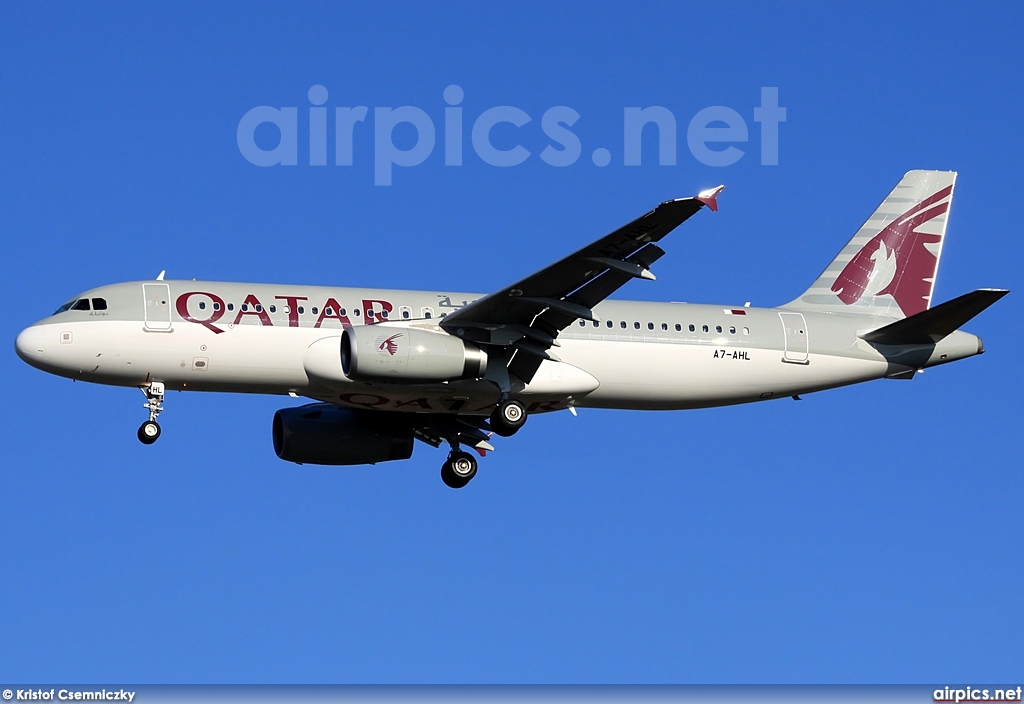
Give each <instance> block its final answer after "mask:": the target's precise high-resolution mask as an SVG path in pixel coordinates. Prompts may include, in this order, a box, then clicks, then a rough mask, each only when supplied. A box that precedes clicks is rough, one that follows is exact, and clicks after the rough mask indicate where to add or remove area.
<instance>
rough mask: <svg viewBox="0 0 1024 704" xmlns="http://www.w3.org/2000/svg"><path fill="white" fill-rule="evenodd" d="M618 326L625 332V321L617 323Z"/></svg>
mask: <svg viewBox="0 0 1024 704" xmlns="http://www.w3.org/2000/svg"><path fill="white" fill-rule="evenodd" d="M619 326H620V327H621V328H622V329H623V330H625V329H626V321H625V320H623V321H621V322H620V323H619Z"/></svg>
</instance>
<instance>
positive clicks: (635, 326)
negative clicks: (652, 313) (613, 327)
mask: <svg viewBox="0 0 1024 704" xmlns="http://www.w3.org/2000/svg"><path fill="white" fill-rule="evenodd" d="M633 327H634V328H636V329H637V330H639V329H640V323H638V322H636V321H634V322H633Z"/></svg>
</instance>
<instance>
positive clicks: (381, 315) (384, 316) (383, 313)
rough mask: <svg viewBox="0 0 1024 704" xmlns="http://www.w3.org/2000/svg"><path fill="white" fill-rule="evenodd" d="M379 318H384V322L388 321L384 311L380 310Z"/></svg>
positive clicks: (386, 313)
mask: <svg viewBox="0 0 1024 704" xmlns="http://www.w3.org/2000/svg"><path fill="white" fill-rule="evenodd" d="M380 317H382V318H384V320H387V319H388V312H387V311H386V310H382V311H381V312H380Z"/></svg>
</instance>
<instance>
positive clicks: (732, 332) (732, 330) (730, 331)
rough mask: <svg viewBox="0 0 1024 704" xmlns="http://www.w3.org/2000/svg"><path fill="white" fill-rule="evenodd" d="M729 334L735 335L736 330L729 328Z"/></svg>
mask: <svg viewBox="0 0 1024 704" xmlns="http://www.w3.org/2000/svg"><path fill="white" fill-rule="evenodd" d="M729 334H730V335H735V334H736V328H735V327H733V326H732V325H730V326H729Z"/></svg>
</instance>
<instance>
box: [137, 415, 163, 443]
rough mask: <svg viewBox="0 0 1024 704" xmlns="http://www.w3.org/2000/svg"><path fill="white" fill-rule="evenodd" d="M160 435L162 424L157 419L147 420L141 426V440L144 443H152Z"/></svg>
mask: <svg viewBox="0 0 1024 704" xmlns="http://www.w3.org/2000/svg"><path fill="white" fill-rule="evenodd" d="M158 437H160V424H159V423H157V422H156V421H155V420H147V421H146V422H145V423H143V424H142V425H140V426H139V440H140V441H141V442H142V444H143V445H152V444H153V443H155V442H156V439H157V438H158Z"/></svg>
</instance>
